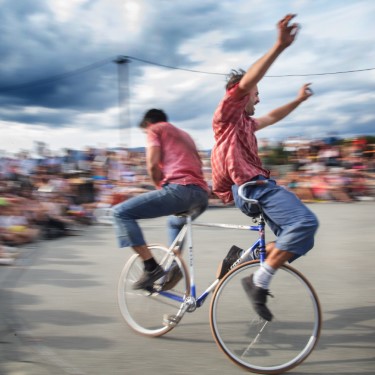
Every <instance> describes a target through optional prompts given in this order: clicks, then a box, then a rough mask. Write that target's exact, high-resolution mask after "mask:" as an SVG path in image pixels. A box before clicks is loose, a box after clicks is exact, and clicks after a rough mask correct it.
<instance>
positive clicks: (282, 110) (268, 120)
mask: <svg viewBox="0 0 375 375" xmlns="http://www.w3.org/2000/svg"><path fill="white" fill-rule="evenodd" d="M310 85H311V83H306V84H304V85H303V86H302V87H301V88H300V90H299V91H298V95H297V97H296V99H294V100H293V101H291V102H290V103H287V104H285V105H283V106H281V107H278V108H276V109H274V110H272V111H271V112H269V113H268V114H267V115H265V116H262V117H259V118H257V119H256V122H257V130H260V129H262V128H265V127H266V126H269V125H273V124H275V123H276V122H278V121H280V120H282V119H283V118H284V117H286V116H288V115H289V113H291V112H292V111H293V110H295V109H296V108H297V107H298V106H299V105H300V104H301V103H302V102H304V101H305V100H307V99H308V98H309V97H310V96H311V95H313V92H312V90H311V89H310Z"/></svg>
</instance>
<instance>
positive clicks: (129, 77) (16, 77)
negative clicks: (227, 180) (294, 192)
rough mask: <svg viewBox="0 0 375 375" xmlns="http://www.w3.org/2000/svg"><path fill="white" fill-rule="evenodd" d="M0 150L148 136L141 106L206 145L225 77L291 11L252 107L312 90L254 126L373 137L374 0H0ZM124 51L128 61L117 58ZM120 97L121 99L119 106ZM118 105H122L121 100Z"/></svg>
mask: <svg viewBox="0 0 375 375" xmlns="http://www.w3.org/2000/svg"><path fill="white" fill-rule="evenodd" d="M0 6H1V12H0V30H1V38H0V49H1V62H0V103H1V105H0V150H5V151H8V152H15V151H18V150H19V149H32V148H33V145H34V141H43V142H45V143H46V144H48V145H49V148H50V149H51V150H52V151H54V150H59V149H61V148H64V147H74V148H81V149H83V148H84V147H85V146H95V147H101V146H105V147H115V146H118V145H120V144H123V145H127V146H131V147H135V146H141V145H144V140H145V139H144V135H143V134H142V133H141V132H140V131H139V130H138V129H137V124H138V122H139V120H140V118H141V116H142V114H143V113H144V112H145V111H146V110H147V109H149V108H153V107H154V108H163V109H164V110H165V111H166V112H167V113H168V114H169V117H170V121H171V122H172V123H174V124H175V125H177V126H178V127H181V128H183V129H185V130H187V131H188V132H190V134H192V136H193V137H194V139H195V140H196V143H197V144H198V146H199V147H200V148H210V147H212V145H213V135H212V130H211V119H212V114H213V112H214V110H215V107H216V105H217V104H218V102H219V101H220V99H221V97H222V95H223V94H224V85H225V78H226V74H227V73H228V72H230V70H231V69H233V68H234V69H238V68H243V69H247V68H248V67H249V66H250V65H251V64H252V63H253V62H254V61H255V60H256V59H258V58H259V57H261V55H262V54H264V53H265V52H266V51H267V50H268V49H269V48H270V47H271V46H272V44H273V43H274V41H275V38H276V26H275V25H276V23H277V21H278V20H279V19H280V18H282V17H283V16H284V15H285V14H287V13H296V14H297V15H298V16H297V17H296V21H297V22H299V23H300V24H301V30H300V33H299V35H298V38H297V40H296V42H295V43H294V44H293V45H292V46H291V47H290V48H289V49H288V50H287V51H285V53H284V54H283V55H282V56H281V57H280V58H279V59H278V60H277V62H276V63H275V64H274V65H273V66H272V68H271V69H270V70H269V72H268V73H267V76H266V77H265V78H264V79H263V80H262V82H261V83H260V85H259V90H260V100H261V103H260V104H259V105H258V106H257V109H256V115H258V116H261V115H262V114H265V113H267V112H268V111H269V110H271V109H272V108H274V107H277V106H279V105H281V104H284V103H285V102H287V101H290V100H292V99H293V98H294V97H295V95H296V93H297V91H298V89H299V87H300V86H301V85H302V84H303V83H305V82H312V88H313V90H314V93H315V95H314V96H313V97H312V98H310V100H308V101H307V102H305V103H303V105H302V106H300V107H299V108H298V109H297V110H296V111H295V112H293V114H292V115H290V116H289V117H288V118H287V119H285V120H283V121H282V122H280V123H279V124H277V125H274V126H273V127H270V128H268V129H265V130H263V131H261V132H259V133H258V138H260V139H262V138H267V139H271V140H279V139H284V138H286V137H290V136H304V137H325V136H327V135H329V134H336V135H338V136H341V137H347V136H356V135H363V134H371V135H374V134H375V127H374V125H375V109H374V108H375V106H374V102H375V48H374V45H375V43H374V36H375V23H374V16H375V1H373V0H284V1H279V0H267V1H265V0H220V1H218V0H204V1H202V0H189V1H186V0H69V1H67V0H0ZM119 56H128V57H129V59H130V62H129V63H128V64H121V65H118V64H116V63H115V62H114V60H115V59H116V58H118V57H119ZM119 103H121V106H119ZM120 108H122V109H120Z"/></svg>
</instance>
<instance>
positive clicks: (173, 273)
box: [163, 261, 183, 290]
mask: <svg viewBox="0 0 375 375" xmlns="http://www.w3.org/2000/svg"><path fill="white" fill-rule="evenodd" d="M182 277H183V274H182V272H181V269H180V267H179V266H178V264H177V262H176V261H173V263H172V265H171V267H170V268H169V270H168V273H167V277H166V281H165V283H164V285H163V290H170V289H172V288H173V287H174V286H176V285H177V284H178V282H179V281H180V280H181V279H182Z"/></svg>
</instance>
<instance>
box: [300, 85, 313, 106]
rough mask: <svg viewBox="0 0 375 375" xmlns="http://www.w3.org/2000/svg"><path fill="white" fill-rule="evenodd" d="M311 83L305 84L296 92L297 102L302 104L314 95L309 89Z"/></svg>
mask: <svg viewBox="0 0 375 375" xmlns="http://www.w3.org/2000/svg"><path fill="white" fill-rule="evenodd" d="M310 85H311V83H305V84H304V85H303V86H302V87H301V88H300V89H299V91H298V96H297V100H298V101H300V102H304V101H305V100H306V99H308V98H309V97H310V96H311V95H314V93H313V91H312V90H311V88H310Z"/></svg>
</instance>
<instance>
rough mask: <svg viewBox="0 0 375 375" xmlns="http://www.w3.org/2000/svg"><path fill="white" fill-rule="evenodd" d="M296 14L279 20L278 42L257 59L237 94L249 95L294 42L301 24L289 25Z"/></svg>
mask: <svg viewBox="0 0 375 375" xmlns="http://www.w3.org/2000/svg"><path fill="white" fill-rule="evenodd" d="M295 16H296V15H295V14H288V15H286V16H285V17H284V18H283V19H282V20H280V21H279V22H278V24H277V29H278V37H277V40H276V43H275V44H274V45H273V47H272V48H271V49H270V50H269V51H268V52H267V53H266V54H265V55H264V56H262V57H261V58H260V59H259V60H257V61H256V62H255V63H254V64H253V65H252V66H251V67H250V68H249V69H248V71H247V72H246V73H245V75H244V76H243V77H242V79H241V81H240V83H239V85H238V89H237V90H236V96H238V97H242V96H245V95H247V94H248V93H249V92H250V91H251V89H252V88H254V87H255V86H256V85H257V84H258V82H259V81H260V80H261V79H262V78H263V77H264V75H265V74H266V72H267V70H268V69H269V68H270V66H271V65H272V64H273V62H274V61H275V60H276V59H277V57H278V56H279V55H280V54H281V52H283V51H284V50H285V49H286V48H287V47H289V46H290V45H291V44H292V43H293V42H294V40H295V38H296V35H297V31H298V27H299V26H298V24H297V23H293V24H291V25H289V23H290V21H291V20H292V19H293V18H294V17H295Z"/></svg>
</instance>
